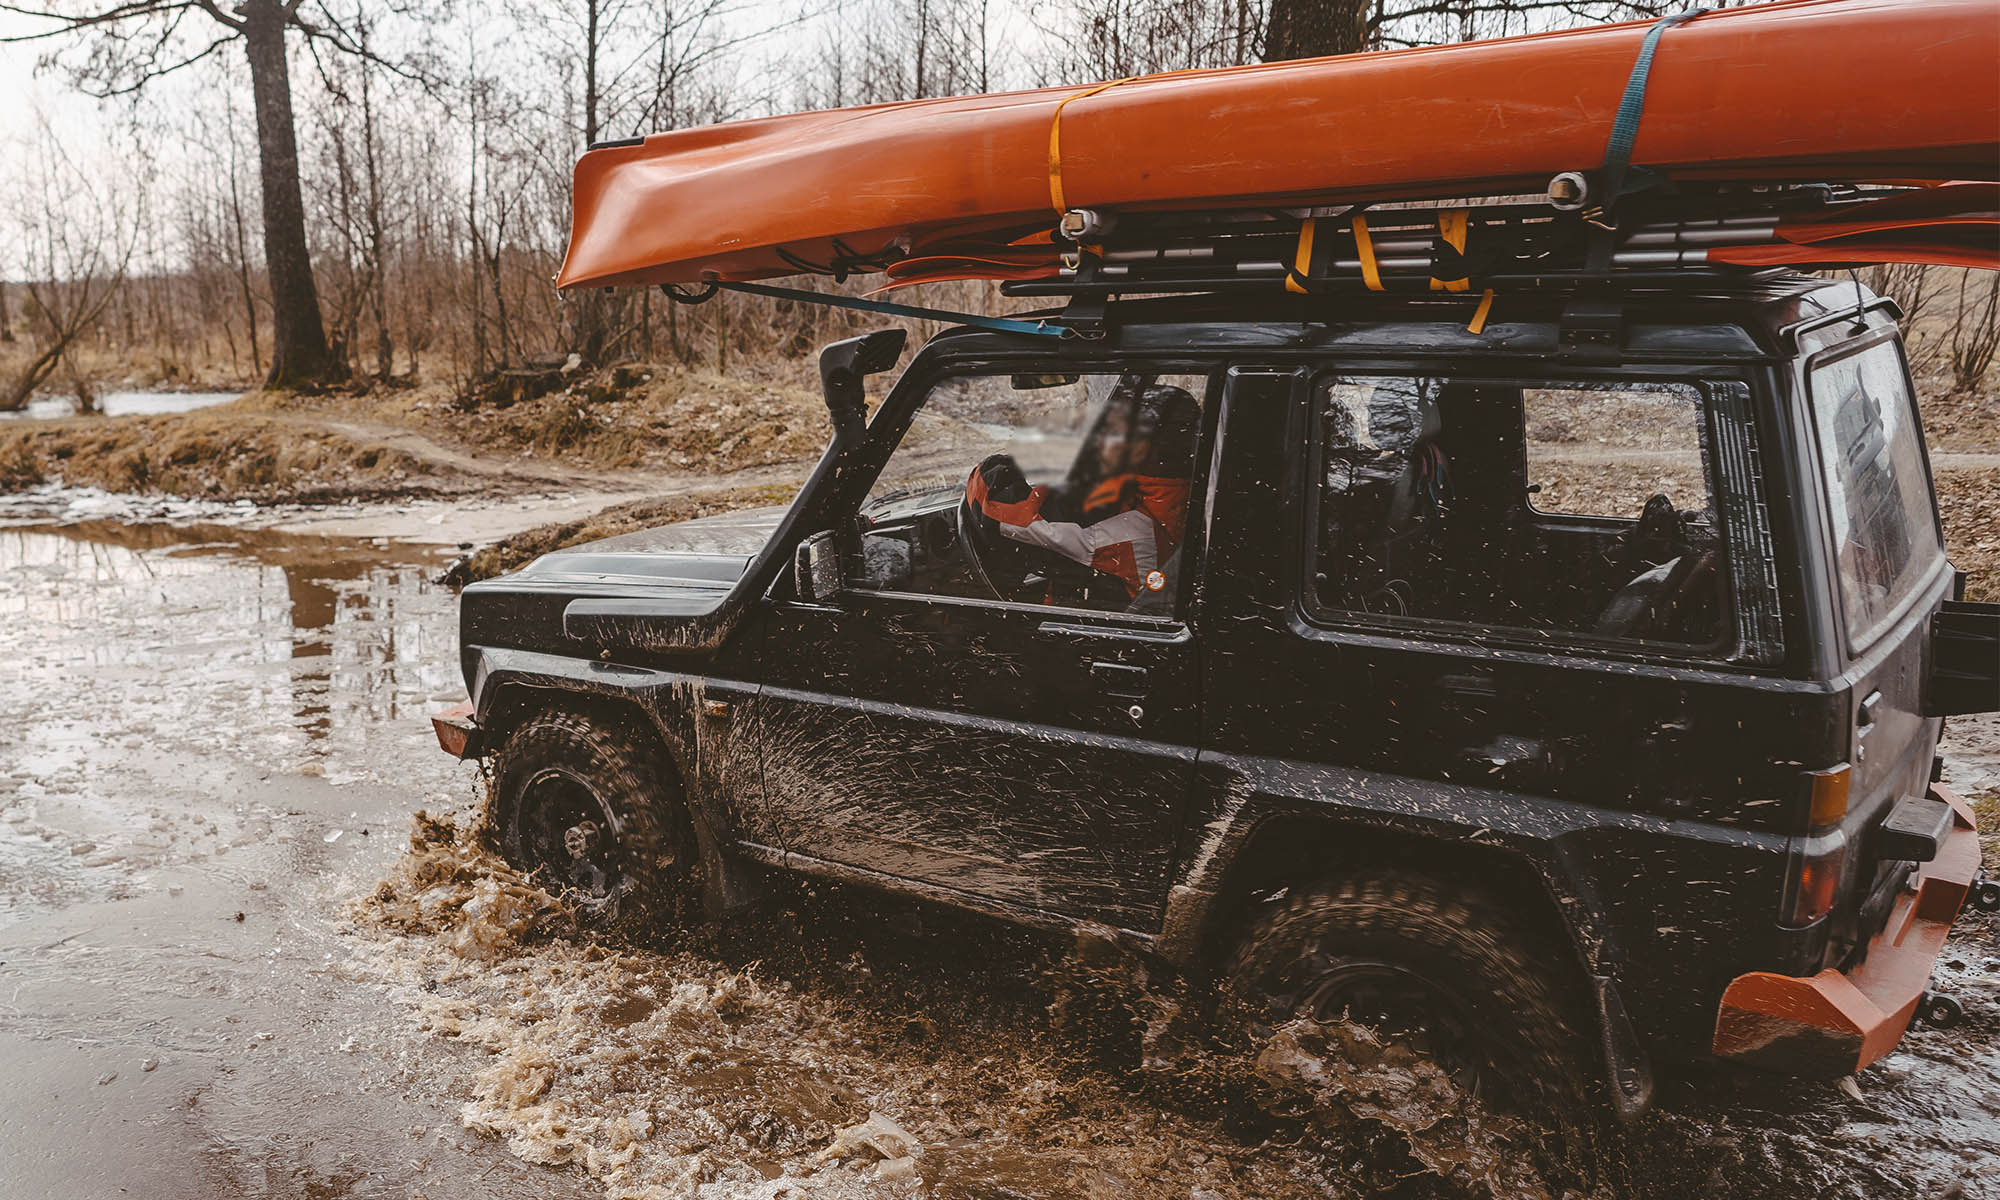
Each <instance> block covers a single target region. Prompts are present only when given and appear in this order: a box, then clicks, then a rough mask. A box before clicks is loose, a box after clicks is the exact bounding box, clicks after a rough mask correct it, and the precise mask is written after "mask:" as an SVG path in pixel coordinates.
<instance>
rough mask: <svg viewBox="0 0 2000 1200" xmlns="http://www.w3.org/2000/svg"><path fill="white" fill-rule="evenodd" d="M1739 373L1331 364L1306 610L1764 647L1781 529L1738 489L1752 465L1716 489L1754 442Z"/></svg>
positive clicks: (1715, 652)
mask: <svg viewBox="0 0 2000 1200" xmlns="http://www.w3.org/2000/svg"><path fill="white" fill-rule="evenodd" d="M1740 393H1741V385H1722V387H1721V389H1720V390H1719V391H1716V392H1715V394H1714V395H1711V392H1710V390H1709V389H1707V388H1704V387H1699V386H1696V385H1694V384H1691V383H1677V382H1641V381H1617V382H1608V381H1607V382H1598V381H1584V380H1580V381H1577V382H1575V383H1573V384H1565V385H1560V386H1523V385H1521V384H1517V383H1508V382H1501V381H1492V382H1487V381H1469V380H1464V379H1446V378H1439V377H1421V376H1389V375H1383V376H1358V375H1357V376H1344V377H1330V378H1323V379H1321V380H1320V381H1319V383H1318V385H1317V387H1316V389H1315V401H1316V403H1315V412H1316V417H1317V438H1318V451H1319V464H1320V488H1319V494H1318V503H1317V506H1316V512H1315V514H1314V516H1313V518H1312V520H1313V527H1314V528H1313V536H1314V539H1315V542H1316V546H1315V550H1316V554H1315V558H1314V570H1313V573H1312V576H1311V579H1310V587H1309V594H1308V596H1307V606H1308V610H1309V611H1312V612H1313V613H1314V614H1315V615H1317V616H1323V617H1329V618H1338V619H1341V620H1361V621H1363V622H1367V623H1378V622H1391V623H1405V622H1417V623H1424V624H1438V625H1442V624H1447V623H1448V624H1451V625H1457V626H1469V627H1472V628H1473V630H1474V632H1475V633H1476V635H1478V636H1489V635H1490V636H1496V637H1499V638H1502V639H1511V640H1529V641H1560V642H1566V643H1578V644H1607V643H1610V644H1616V643H1639V644H1645V645H1651V646H1662V645H1666V646H1679V647H1682V648H1684V649H1685V650H1688V651H1690V652H1694V653H1700V654H1703V655H1711V656H1714V657H1721V658H1736V659H1756V660H1760V661H1761V660H1767V659H1768V658H1769V656H1770V655H1771V654H1772V653H1774V652H1775V649H1776V641H1775V634H1776V629H1775V624H1774V620H1775V617H1774V616H1772V619H1771V620H1766V616H1767V615H1772V614H1774V613H1775V595H1774V593H1773V592H1772V591H1771V589H1770V588H1768V587H1767V586H1766V584H1767V581H1769V580H1770V579H1771V576H1770V574H1769V572H1768V571H1767V570H1766V567H1767V566H1768V564H1767V562H1766V561H1765V560H1766V559H1767V557H1768V553H1769V541H1768V537H1765V538H1762V539H1760V538H1758V537H1756V536H1755V533H1756V527H1757V526H1760V525H1761V522H1762V516H1763V511H1762V506H1761V505H1752V504H1745V503H1741V502H1739V501H1740V500H1741V499H1742V498H1743V497H1744V496H1754V494H1755V490H1756V486H1755V481H1754V480H1747V479H1746V480H1739V481H1738V485H1739V486H1738V489H1737V491H1736V492H1732V493H1725V494H1724V495H1722V496H1720V497H1718V495H1717V492H1716V489H1715V487H1714V485H1713V484H1712V482H1711V481H1712V480H1713V479H1715V478H1716V476H1717V474H1718V471H1717V468H1716V466H1715V459H1716V457H1717V454H1718V452H1720V455H1721V457H1722V459H1723V460H1725V461H1728V462H1732V463H1734V462H1739V461H1746V460H1747V458H1748V456H1747V455H1746V454H1744V453H1742V452H1741V451H1742V450H1743V449H1744V448H1746V447H1747V444H1748V443H1747V441H1746V439H1747V438H1748V437H1749V435H1750V430H1749V421H1748V417H1747V413H1746V412H1744V411H1743V401H1744V399H1745V397H1744V396H1743V395H1741V394H1740ZM1711 401H1713V402H1714V403H1713V404H1711ZM1725 425H1726V426H1727V430H1726V432H1725V433H1723V434H1718V433H1717V432H1716V431H1717V430H1722V429H1723V427H1724V426H1725ZM1746 608H1747V609H1749V610H1751V611H1750V612H1749V613H1748V614H1747V617H1748V619H1743V618H1744V616H1745V614H1744V613H1743V612H1742V611H1741V610H1744V609H1746Z"/></svg>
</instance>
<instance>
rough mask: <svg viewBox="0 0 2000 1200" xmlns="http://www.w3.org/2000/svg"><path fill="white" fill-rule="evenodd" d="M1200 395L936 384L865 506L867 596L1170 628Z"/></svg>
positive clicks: (1144, 387) (1137, 384) (1104, 386)
mask: <svg viewBox="0 0 2000 1200" xmlns="http://www.w3.org/2000/svg"><path fill="white" fill-rule="evenodd" d="M1206 387H1207V380H1206V378H1205V377H1203V376H1198V375H1169V374H1152V373H1145V372H1125V373H1120V374H1114V373H1093V374H1020V373H1016V374H1006V375H958V376H952V377H949V378H946V379H943V380H941V381H939V382H938V383H937V384H936V385H934V386H933V387H932V389H931V391H930V393H929V395H927V396H926V397H925V399H924V402H923V404H922V406H921V407H920V408H919V409H918V410H917V412H916V414H915V416H914V417H913V418H912V419H911V422H910V426H909V428H908V430H907V431H906V432H905V433H904V435H903V437H902V439H901V441H900V442H899V443H898V444H897V447H896V449H895V451H894V452H893V453H892V454H891V455H890V457H889V460H888V461H887V463H885V464H884V466H883V468H882V471H881V474H880V475H879V476H878V477H877V478H876V480H875V482H874V485H873V486H872V487H870V489H869V491H868V496H867V498H866V500H864V501H863V502H862V505H861V511H860V515H861V518H862V522H863V535H862V539H861V541H862V550H863V555H862V563H861V569H860V571H859V573H858V577H857V578H854V579H852V580H850V581H849V586H850V587H852V588H855V589H856V590H860V591H874V592H890V593H901V594H914V595H925V596H948V597H957V598H961V599H970V600H1004V601H1008V602H1013V603H1022V604H1049V605H1055V606H1059V607H1068V608H1085V609H1095V610H1099V611H1129V612H1144V613H1156V614H1166V613H1170V612H1171V611H1172V608H1173V602H1174V597H1175V595H1176V594H1177V585H1178V581H1179V565H1180V548H1181V545H1182V543H1183V542H1184V541H1185V539H1186V532H1187V528H1186V527H1187V511H1188V500H1189V481H1190V478H1191V476H1192V474H1193V466H1194V451H1195V441H1196V439H1197V437H1198V431H1199V429H1200V409H1201V403H1202V397H1203V394H1204V392H1205V390H1206Z"/></svg>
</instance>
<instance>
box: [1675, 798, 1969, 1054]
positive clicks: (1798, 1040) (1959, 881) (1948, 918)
mask: <svg viewBox="0 0 2000 1200" xmlns="http://www.w3.org/2000/svg"><path fill="white" fill-rule="evenodd" d="M1930 794H1931V795H1932V796H1934V797H1936V798H1937V799H1939V800H1942V801H1944V802H1945V803H1946V804H1949V805H1951V807H1952V811H1953V813H1954V814H1955V817H1956V819H1955V820H1954V821H1953V827H1952V831H1951V834H1950V835H1949V836H1948V837H1947V838H1946V839H1945V844H1944V846H1943V847H1942V848H1940V849H1939V851H1938V856H1937V858H1936V859H1935V860H1933V861H1931V862H1927V863H1920V864H1918V867H1917V872H1916V874H1915V875H1913V876H1911V878H1910V886H1909V888H1908V889H1907V890H1906V891H1904V892H1903V893H1902V895H1900V896H1899V897H1897V899H1896V905H1895V907H1894V909H1892V910H1891V911H1890V913H1889V921H1888V923H1887V924H1886V925H1884V926H1883V927H1882V932H1881V933H1879V934H1877V935H1875V939H1874V940H1873V941H1872V942H1870V943H1869V944H1868V954H1867V957H1866V958H1865V959H1863V960H1862V963H1861V965H1860V966H1858V967H1855V968H1854V969H1852V970H1850V971H1844V972H1843V971H1836V970H1833V969H1831V968H1829V969H1827V970H1824V971H1821V972H1820V973H1819V974H1817V975H1809V976H1795V975H1774V974H1771V973H1770V972H1767V971H1752V972H1750V973H1749V974H1747V975H1739V976H1737V977H1736V978H1735V979H1734V980H1732V981H1731V982H1730V984H1729V986H1728V988H1726V989H1724V991H1723V993H1722V1005H1721V1008H1720V1009H1719V1010H1718V1011H1717V1012H1716V1015H1715V1053H1716V1056H1717V1057H1719V1058H1728V1059H1734V1060H1736V1061H1738V1062H1742V1063H1748V1064H1750V1065H1752V1066H1758V1067H1766V1068H1769V1069H1772V1070H1778V1071H1784V1072H1786V1073H1788V1074H1794V1075H1820V1076H1836V1075H1850V1074H1853V1073H1854V1072H1855V1071H1858V1070H1860V1069H1861V1068H1863V1067H1865V1066H1867V1065H1868V1064H1869V1063H1872V1062H1874V1061H1875V1060H1876V1059H1878V1058H1880V1057H1882V1056H1883V1055H1884V1054H1887V1053H1888V1052H1889V1051H1891V1050H1893V1049H1895V1046H1896V1043H1897V1042H1899V1041H1901V1040H1902V1038H1903V1031H1904V1030H1905V1029H1907V1028H1908V1027H1909V1024H1910V1018H1911V1016H1912V1015H1913V1014H1914V1013H1915V1012H1916V1008H1917V1000H1918V999H1919V998H1920V997H1921V996H1922V995H1923V993H1924V989H1925V987H1926V986H1928V984H1929V983H1930V977H1931V968H1932V966H1933V964H1935V963H1936V962H1937V956H1938V952H1939V950H1941V949H1942V948H1943V946H1944V939H1945V935H1946V934H1947V933H1949V932H1950V931H1951V923H1952V921H1953V919H1954V918H1956V917H1957V916H1958V910H1959V908H1960V907H1961V906H1962V905H1963V904H1964V903H1965V897H1966V893H1967V892H1968V891H1970V890H1971V887H1972V881H1973V878H1974V876H1976V875H1977V874H1978V873H1979V834H1978V831H1977V830H1976V829H1975V828H1974V826H1973V820H1972V810H1971V809H1970V808H1969V807H1967V805H1966V803H1965V801H1964V800H1962V799H1960V798H1959V797H1958V795H1957V793H1955V792H1952V791H1951V790H1949V789H1947V788H1944V787H1941V786H1939V785H1936V784H1933V785H1931V793H1930Z"/></svg>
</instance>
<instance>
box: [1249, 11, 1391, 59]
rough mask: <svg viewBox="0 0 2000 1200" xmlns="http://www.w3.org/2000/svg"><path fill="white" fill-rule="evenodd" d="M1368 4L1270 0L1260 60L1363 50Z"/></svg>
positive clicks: (1366, 41) (1365, 44)
mask: <svg viewBox="0 0 2000 1200" xmlns="http://www.w3.org/2000/svg"><path fill="white" fill-rule="evenodd" d="M1372 7H1373V0H1271V18H1270V21H1269V23H1268V24H1266V25H1265V27H1264V61H1265V62H1280V61H1282V60H1284V59H1288V58H1318V57H1319V56H1321V55H1323V54H1354V53H1358V52H1359V51H1362V50H1366V49H1367V48H1368V38H1367V34H1368V13H1369V10H1370V9H1371V8H1372Z"/></svg>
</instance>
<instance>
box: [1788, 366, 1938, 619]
mask: <svg viewBox="0 0 2000 1200" xmlns="http://www.w3.org/2000/svg"><path fill="white" fill-rule="evenodd" d="M1808 390H1809V393H1810V398H1811V404H1812V417H1813V431H1814V435H1815V437H1816V439H1817V440H1818V443H1819V455H1820V466H1821V471H1822V474H1823V475H1824V476H1825V479H1826V492H1827V502H1828V508H1829V510H1830V512H1831V516H1832V521H1833V543H1834V557H1835V562H1834V574H1835V576H1836V578H1837V581H1838V584H1839V591H1840V601H1841V611H1842V613H1843V616H1844V620H1845V623H1846V627H1847V638H1848V643H1849V647H1850V648H1851V649H1860V648H1861V647H1863V646H1865V645H1866V644H1867V643H1868V642H1869V641H1871V640H1872V639H1874V638H1875V637H1876V636H1877V635H1878V634H1879V633H1880V632H1881V631H1882V629H1883V627H1884V626H1886V625H1887V624H1888V623H1889V622H1890V621H1891V620H1893V619H1894V618H1895V617H1896V615H1897V614H1898V613H1899V612H1901V611H1902V609H1903V606H1904V605H1905V604H1906V603H1907V602H1908V601H1909V599H1910V597H1911V596H1912V595H1913V594H1914V593H1915V591H1916V589H1917V586H1918V584H1920V583H1921V582H1922V581H1923V579H1924V577H1925V576H1926V575H1927V574H1929V572H1930V570H1931V568H1932V567H1933V566H1934V565H1935V564H1936V562H1937V559H1938V557H1939V556H1940V555H1941V554H1943V552H1944V547H1943V546H1942V545H1941V544H1940V543H1939V540H1938V531H1937V516H1936V506H1935V504H1934V502H1933V500H1932V496H1931V481H1930V472H1929V471H1928V470H1927V469H1926V467H1925V465H1924V451H1923V441H1922V434H1921V432H1920V431H1919V429H1918V426H1917V419H1916V411H1915V408H1914V406H1913V404H1912V401H1911V398H1910V388H1909V379H1908V375H1907V374H1906V373H1905V371H1904V370H1903V358H1902V355H1901V353H1899V352H1898V351H1897V349H1896V344H1895V343H1894V342H1893V341H1881V342H1877V343H1875V344H1874V345H1872V346H1868V347H1866V348H1864V349H1861V350H1857V351H1855V352H1853V353H1851V354H1842V355H1839V356H1838V357H1833V358H1826V359H1823V360H1821V361H1818V362H1816V363H1814V364H1813V366H1812V368H1811V370H1810V372H1809V374H1808Z"/></svg>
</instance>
